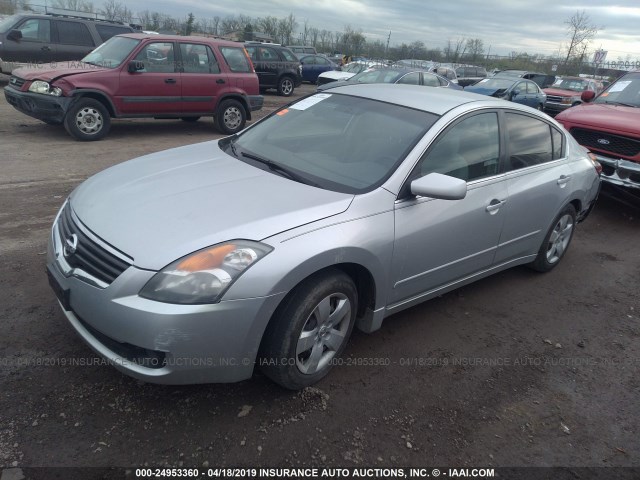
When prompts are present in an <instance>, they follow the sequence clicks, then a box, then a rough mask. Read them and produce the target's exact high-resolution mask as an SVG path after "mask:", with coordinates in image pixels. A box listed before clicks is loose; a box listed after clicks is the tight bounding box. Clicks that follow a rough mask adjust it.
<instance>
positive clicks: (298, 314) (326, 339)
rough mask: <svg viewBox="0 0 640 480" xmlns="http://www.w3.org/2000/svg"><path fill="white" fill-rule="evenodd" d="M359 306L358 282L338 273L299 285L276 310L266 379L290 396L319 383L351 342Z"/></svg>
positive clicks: (265, 349) (266, 342)
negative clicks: (287, 392) (289, 393)
mask: <svg viewBox="0 0 640 480" xmlns="http://www.w3.org/2000/svg"><path fill="white" fill-rule="evenodd" d="M357 302H358V294H357V291H356V287H355V285H354V283H353V281H352V280H351V278H350V277H349V276H347V275H346V274H345V273H343V272H341V271H340V270H337V269H329V270H325V271H323V272H320V273H318V274H316V275H313V276H311V277H309V278H308V279H307V280H305V281H304V282H302V283H301V284H300V285H298V286H297V287H296V288H295V289H294V290H293V291H292V292H291V293H290V295H289V296H288V297H287V299H285V301H284V303H283V304H282V305H281V306H280V307H279V308H278V310H276V313H275V314H274V316H273V318H272V319H271V322H270V323H269V326H268V327H267V330H266V332H265V334H264V337H263V338H262V344H261V347H260V358H259V362H260V363H259V364H260V368H261V369H262V371H263V373H264V374H265V375H266V376H267V377H269V378H270V379H271V380H273V381H274V382H275V383H277V384H279V385H281V386H282V387H284V388H288V389H290V390H299V389H301V388H304V387H308V386H310V385H313V384H314V383H316V382H318V381H319V380H320V379H321V378H323V377H324V376H325V375H326V374H327V373H329V370H331V367H332V366H333V363H332V360H333V359H334V358H335V357H338V356H339V355H340V354H341V353H342V351H343V350H344V348H345V346H346V344H347V342H348V341H349V336H350V335H351V332H352V330H353V325H354V323H355V317H356V311H357V307H358V305H357Z"/></svg>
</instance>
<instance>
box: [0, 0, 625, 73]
mask: <svg viewBox="0 0 640 480" xmlns="http://www.w3.org/2000/svg"><path fill="white" fill-rule="evenodd" d="M51 5H52V6H53V7H56V8H64V9H69V10H76V11H81V12H88V13H97V14H100V15H102V16H103V17H104V18H106V19H108V20H115V21H120V22H124V23H133V24H139V25H141V26H142V28H143V29H144V30H152V31H157V30H162V31H171V32H175V33H178V34H182V35H191V34H194V33H199V34H204V35H211V36H218V37H225V36H229V35H230V34H234V35H235V36H236V37H238V38H239V39H241V40H253V39H254V37H255V35H256V33H260V34H262V35H267V36H269V37H270V38H271V39H272V40H273V41H274V42H275V43H281V44H283V45H295V44H300V45H311V46H314V47H316V49H317V50H318V51H320V52H325V53H341V54H347V55H359V56H365V57H368V58H385V59H389V60H399V59H407V58H413V59H419V60H432V61H434V62H451V63H471V64H477V65H484V66H489V64H490V63H493V66H495V67H497V68H501V67H502V68H504V66H505V65H508V67H509V68H527V69H529V68H531V65H536V64H537V65H540V64H544V65H547V64H548V65H549V68H550V67H551V65H556V66H557V67H558V68H557V71H558V73H576V72H577V71H579V70H580V69H581V68H582V65H584V63H585V62H588V59H589V55H590V52H589V47H590V45H591V42H592V40H593V38H594V37H595V35H596V34H597V32H598V31H599V30H600V29H601V28H602V27H597V26H595V25H594V24H593V23H592V22H591V20H590V18H589V16H588V15H587V14H586V13H585V11H584V10H583V11H577V12H576V13H575V14H574V15H572V16H571V17H570V18H569V19H567V20H566V21H565V22H564V23H565V26H566V35H567V38H568V42H567V43H566V44H564V45H561V46H560V47H559V48H558V51H557V52H556V53H555V54H554V55H550V56H543V55H531V54H528V53H524V52H511V54H509V55H507V56H503V57H500V59H499V64H498V65H496V60H497V59H496V58H495V56H493V57H492V56H490V50H491V47H490V46H489V48H488V49H487V48H486V46H485V43H484V41H483V40H482V39H480V38H465V37H459V38H455V39H449V40H447V41H446V43H445V44H444V46H442V47H440V46H427V45H426V44H425V43H424V42H422V41H420V40H416V41H414V42H411V43H400V44H394V45H392V46H390V45H389V39H387V41H386V42H385V41H382V40H380V39H376V40H370V39H369V40H368V39H367V38H366V37H365V36H364V34H363V33H362V30H361V29H359V28H354V27H352V26H351V25H346V26H345V27H344V28H343V30H342V31H332V30H327V29H319V28H316V27H314V26H312V25H311V24H310V23H309V20H308V19H305V20H304V21H302V22H299V21H298V20H297V18H296V17H295V16H294V15H293V13H290V14H289V15H288V16H286V17H284V18H278V17H275V16H272V15H267V16H264V17H251V16H249V15H244V14H240V15H228V16H226V17H221V16H213V17H211V18H199V19H197V18H196V17H195V16H194V15H193V13H189V14H188V15H186V16H185V17H184V18H176V17H174V16H171V15H167V14H165V13H162V12H158V11H152V10H143V11H139V12H133V11H132V10H131V9H130V8H129V7H127V5H126V4H125V3H123V2H121V1H119V0H106V1H104V2H103V3H102V6H101V7H100V8H97V7H96V6H95V5H94V4H93V2H92V1H91V0H53V2H51ZM17 10H33V8H32V7H31V6H30V3H29V0H0V13H5V14H6V13H13V12H14V11H17ZM389 35H390V36H391V32H390V33H389ZM618 60H624V59H621V58H619V59H618ZM514 65H515V66H514Z"/></svg>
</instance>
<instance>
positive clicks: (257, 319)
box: [47, 223, 285, 384]
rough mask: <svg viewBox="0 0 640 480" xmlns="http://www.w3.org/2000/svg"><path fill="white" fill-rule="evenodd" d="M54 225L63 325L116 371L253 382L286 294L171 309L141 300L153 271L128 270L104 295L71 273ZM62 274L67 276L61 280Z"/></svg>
mask: <svg viewBox="0 0 640 480" xmlns="http://www.w3.org/2000/svg"><path fill="white" fill-rule="evenodd" d="M64 255H65V254H64V253H63V248H62V239H61V238H60V234H59V232H58V228H57V223H56V224H55V225H54V227H53V229H52V233H51V235H50V237H49V245H48V249H47V270H48V274H49V281H50V283H51V286H52V287H53V290H54V292H55V293H56V296H57V297H58V300H59V302H60V305H61V307H62V310H63V312H64V314H65V316H66V317H67V320H68V321H69V323H70V324H71V326H72V327H73V328H74V329H75V330H76V332H77V333H78V334H79V335H80V336H81V337H82V339H83V340H84V341H85V342H86V343H87V344H88V345H89V346H90V347H91V348H92V349H93V350H94V351H95V352H96V353H98V354H99V355H101V356H102V357H104V358H105V359H107V360H108V361H109V363H111V364H112V365H113V366H114V367H115V368H117V369H118V370H120V371H121V372H123V373H125V374H127V375H130V376H132V377H134V378H138V379H140V380H144V381H147V382H151V383H162V384H192V383H218V382H220V383H222V382H236V381H240V380H244V379H247V378H249V377H251V375H252V372H253V367H254V363H255V359H256V356H257V352H258V347H259V345H260V340H261V338H262V334H263V332H264V329H265V328H266V325H267V323H268V321H269V319H270V318H271V316H272V314H273V312H274V311H275V309H276V307H277V305H278V304H279V303H280V301H281V300H282V298H283V297H284V295H285V294H284V293H280V294H276V295H271V296H268V297H257V298H247V299H242V300H232V301H221V302H219V303H216V304H207V305H174V304H167V303H161V302H156V301H152V300H148V299H145V298H142V297H140V296H138V292H139V291H140V289H141V288H142V287H143V286H144V285H145V284H146V282H147V281H148V280H149V279H150V278H151V277H153V275H154V274H155V272H153V271H148V270H142V269H139V268H136V267H135V266H131V267H129V268H127V269H126V270H125V271H124V272H123V273H122V274H120V275H119V276H118V277H117V278H116V279H115V280H114V281H113V282H112V283H111V284H110V285H108V286H106V287H105V288H101V287H100V286H97V285H95V284H93V285H92V284H90V283H88V282H87V281H86V279H83V275H82V272H77V271H73V270H72V271H69V269H68V268H66V265H65V264H66V260H65V257H64ZM63 272H67V273H66V274H65V273H63Z"/></svg>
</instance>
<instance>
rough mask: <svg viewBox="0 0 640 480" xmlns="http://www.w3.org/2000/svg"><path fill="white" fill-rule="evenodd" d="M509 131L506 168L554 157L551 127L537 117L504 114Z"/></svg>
mask: <svg viewBox="0 0 640 480" xmlns="http://www.w3.org/2000/svg"><path fill="white" fill-rule="evenodd" d="M506 120H507V121H506V126H507V132H508V133H509V162H508V165H507V168H508V170H517V169H519V168H526V167H531V166H533V165H538V164H540V163H545V162H549V161H551V160H552V159H554V157H555V154H556V152H554V149H553V142H552V140H551V130H552V129H551V127H550V126H549V124H548V123H545V122H543V121H542V120H538V119H537V118H533V117H529V116H527V115H520V114H517V113H507V114H506Z"/></svg>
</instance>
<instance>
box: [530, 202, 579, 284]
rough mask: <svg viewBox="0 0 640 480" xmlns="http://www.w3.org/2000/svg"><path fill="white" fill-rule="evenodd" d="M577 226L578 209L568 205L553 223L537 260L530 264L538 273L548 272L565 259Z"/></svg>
mask: <svg viewBox="0 0 640 480" xmlns="http://www.w3.org/2000/svg"><path fill="white" fill-rule="evenodd" d="M575 226H576V209H575V208H574V207H573V205H567V206H566V207H565V208H564V210H562V212H560V213H559V214H558V216H557V217H556V218H555V220H554V221H553V223H552V225H551V228H549V231H548V232H547V235H546V236H545V238H544V242H542V246H541V247H540V250H539V251H538V256H537V257H536V259H535V260H534V261H533V262H532V263H530V264H529V266H530V267H531V268H533V269H534V270H536V271H538V272H548V271H550V270H552V269H554V268H555V267H556V265H558V263H560V260H562V257H564V255H565V253H566V252H567V249H568V248H569V244H570V243H571V239H572V238H573V232H574V230H575Z"/></svg>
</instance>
